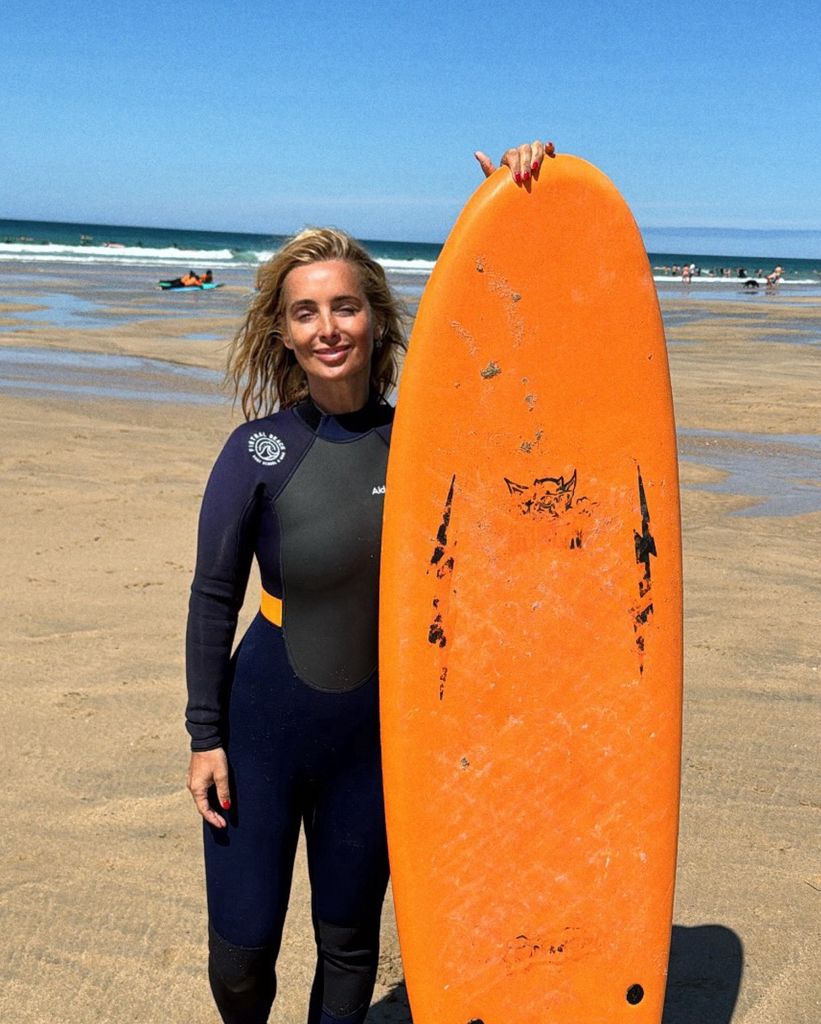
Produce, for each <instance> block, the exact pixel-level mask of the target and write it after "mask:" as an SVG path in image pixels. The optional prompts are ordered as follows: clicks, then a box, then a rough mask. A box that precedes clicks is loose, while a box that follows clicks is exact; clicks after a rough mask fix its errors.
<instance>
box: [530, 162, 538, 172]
mask: <svg viewBox="0 0 821 1024" xmlns="http://www.w3.org/2000/svg"><path fill="white" fill-rule="evenodd" d="M530 169H531V171H538V169H539V164H538V162H537V161H536V160H534V161H533V166H532V167H531V168H530Z"/></svg>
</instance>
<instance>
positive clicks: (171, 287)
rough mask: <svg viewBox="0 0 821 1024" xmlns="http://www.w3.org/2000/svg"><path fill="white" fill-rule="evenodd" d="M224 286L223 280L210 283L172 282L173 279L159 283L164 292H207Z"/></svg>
mask: <svg viewBox="0 0 821 1024" xmlns="http://www.w3.org/2000/svg"><path fill="white" fill-rule="evenodd" d="M222 286H223V282H222V281H217V282H213V281H212V282H210V283H208V284H172V283H171V281H160V283H159V285H158V287H160V288H162V290H163V291H164V292H206V291H211V290H212V289H213V288H222Z"/></svg>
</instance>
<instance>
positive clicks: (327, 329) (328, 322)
mask: <svg viewBox="0 0 821 1024" xmlns="http://www.w3.org/2000/svg"><path fill="white" fill-rule="evenodd" d="M319 333H320V334H321V336H322V337H323V338H333V337H335V336H336V333H337V330H336V319H335V318H334V315H333V313H332V312H331V310H325V311H324V312H321V313H320V314H319Z"/></svg>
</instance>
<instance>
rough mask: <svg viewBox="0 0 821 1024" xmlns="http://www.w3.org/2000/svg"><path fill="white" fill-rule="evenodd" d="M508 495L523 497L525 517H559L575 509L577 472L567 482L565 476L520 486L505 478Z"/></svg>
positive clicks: (540, 478) (522, 509) (537, 480)
mask: <svg viewBox="0 0 821 1024" xmlns="http://www.w3.org/2000/svg"><path fill="white" fill-rule="evenodd" d="M504 481H505V484H506V485H507V491H508V494H515V495H521V498H520V504H519V508H520V511H521V513H522V515H523V516H548V517H552V518H553V519H558V518H559V516H560V515H561V514H562V513H563V512H566V511H568V510H569V509H570V508H572V507H573V496H574V494H575V492H576V470H575V469H574V470H573V475H572V476H571V477H570V478H569V479H568V480H565V478H564V476H543V477H538V478H537V479H535V480H534V481H533V483H531V484H518V483H516V482H515V481H514V480H510V479H509V478H508V477H505V478H504Z"/></svg>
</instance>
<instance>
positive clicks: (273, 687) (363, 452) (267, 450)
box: [187, 142, 553, 1024]
mask: <svg viewBox="0 0 821 1024" xmlns="http://www.w3.org/2000/svg"><path fill="white" fill-rule="evenodd" d="M545 155H549V156H552V155H553V147H552V145H551V144H550V143H547V144H546V146H543V145H542V143H540V142H535V143H534V144H533V145H532V146H531V145H525V146H520V147H518V148H517V149H511V150H508V151H507V153H506V154H505V156H504V157H503V163H505V164H507V166H508V167H509V168H510V171H511V174H512V175H513V177H514V179H515V180H516V181H517V183H523V182H526V181H527V180H528V179H529V178H530V176H531V174H536V173H538V168H539V166H540V165H541V162H542V160H543V158H544V156H545ZM476 158H477V160H478V161H479V163H480V165H481V167H482V170H483V171H484V173H485V174H486V175H488V174H490V173H492V172H493V170H495V167H494V166H493V163H492V162H491V161H490V159H489V158H488V157H487V156H485V154H483V153H477V154H476ZM258 283H259V291H258V294H257V296H256V297H255V299H254V302H253V305H252V306H251V309H250V311H249V313H248V316H247V318H246V320H245V322H244V324H243V326H242V328H241V329H240V331H239V332H238V334H237V337H236V339H235V341H234V346H233V349H232V352H231V356H230V360H229V372H230V374H231V376H232V377H233V380H234V383H235V388H236V392H237V394H240V393H241V398H242V408H243V412H244V413H245V416H246V419H247V420H248V422H246V423H245V424H244V425H243V426H241V427H239V428H238V429H237V430H236V431H234V433H233V434H232V435H231V437H230V438H229V440H228V442H227V444H226V446H225V448H224V449H223V451H222V454H221V455H220V456H219V458H218V460H217V462H216V465H215V466H214V469H213V471H212V474H211V477H210V480H209V482H208V486H207V488H206V492H205V496H204V498H203V506H202V512H201V516H200V528H199V540H198V549H197V568H196V573H195V576H194V582H193V585H192V590H191V603H190V612H189V621H188V636H187V670H188V690H189V701H188V711H187V723H188V731H189V733H190V734H191V740H192V742H191V747H192V754H191V764H190V768H189V774H188V788H189V789H190V791H191V794H192V796H193V798H194V801H195V803H196V805H197V808H198V810H199V811H200V813H201V814H202V817H203V819H204V822H205V826H204V833H205V863H206V881H207V890H208V911H209V978H210V981H211V988H212V992H213V994H214V999H215V1001H216V1004H217V1007H218V1009H219V1012H220V1014H221V1016H222V1019H223V1021H225V1022H227V1024H256V1022H264V1021H267V1019H268V1014H269V1011H270V1008H271V1005H272V1003H273V1000H274V996H275V994H276V975H275V970H274V968H275V964H276V958H277V954H278V952H279V945H280V940H281V936H282V927H283V923H284V918H285V912H286V909H287V904H288V895H289V890H290V883H291V872H292V868H293V861H294V854H295V850H296V844H297V839H298V835H299V829H300V825H301V824H302V825H303V826H304V829H305V836H306V844H307V850H308V866H309V874H310V880H311V891H312V900H311V906H312V915H313V922H314V931H315V936H316V943H317V968H316V974H315V978H314V984H313V989H312V993H311V1002H310V1009H309V1013H308V1022H309V1024H360V1022H361V1021H363V1020H364V1018H365V1015H366V1014H367V1011H368V1006H369V1004H370V998H371V995H372V992H373V986H374V980H375V977H376V967H377V961H378V955H379V919H380V914H381V909H382V901H383V899H384V895H385V889H386V886H387V882H388V860H387V847H386V841H385V825H384V808H383V804H382V779H381V770H380V751H379V718H378V682H377V674H376V663H377V614H378V583H379V545H380V536H381V518H382V500H383V498H382V496H383V495H384V490H385V469H386V465H387V453H388V444H389V440H390V428H391V421H392V418H393V410H392V409H391V407H390V406H389V405H388V404H387V403H386V402H385V395H386V393H387V392H388V391H389V390H390V388H391V387H393V385H394V384H395V383H396V379H397V373H398V363H397V357H398V355H399V353H400V352H401V350H402V349H403V348H404V341H403V336H402V332H401V324H400V313H399V308H398V305H397V302H396V300H395V299H394V297H393V295H392V294H391V291H390V288H389V286H388V284H387V281H386V279H385V274H384V271H383V270H382V268H381V267H380V266H379V264H378V263H376V262H375V261H374V260H372V259H371V258H370V257H369V256H368V254H367V253H366V252H365V250H364V249H363V248H362V247H361V246H360V245H358V243H356V242H355V241H354V240H353V239H351V238H350V237H348V236H347V235H345V234H343V233H342V232H339V231H334V230H330V229H309V230H307V231H303V232H302V233H301V234H299V235H297V236H296V237H295V238H293V239H291V240H290V241H289V242H287V243H286V244H285V246H284V247H283V248H282V249H281V250H280V252H279V253H277V254H276V255H275V256H274V257H273V258H272V259H271V260H270V261H269V262H268V263H267V264H265V265H264V266H263V267H262V268H261V270H260V273H259V281H258ZM277 403H278V405H279V411H278V412H276V413H273V414H272V409H273V408H274V406H275V404H277ZM260 414H262V418H258V419H252V417H258V416H260ZM254 556H256V558H257V562H258V564H259V568H260V575H261V579H262V586H263V591H262V598H261V605H260V612H259V614H258V615H257V616H256V618H255V619H254V621H253V623H252V624H251V626H250V627H249V629H248V632H247V633H246V634H245V636H244V638H243V640H242V642H241V643H240V645H239V647H238V649H237V652H236V654H235V656H234V658H233V659H232V658H231V646H232V643H233V639H234V633H235V630H236V623H237V614H238V612H239V609H240V607H241V605H242V602H243V598H244V595H245V588H246V584H247V581H248V574H249V570H250V566H251V561H252V559H253V557H254ZM220 809H221V810H222V811H223V812H224V814H221V813H220Z"/></svg>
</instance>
